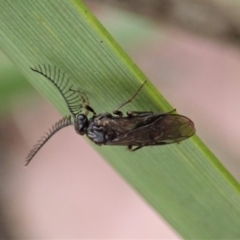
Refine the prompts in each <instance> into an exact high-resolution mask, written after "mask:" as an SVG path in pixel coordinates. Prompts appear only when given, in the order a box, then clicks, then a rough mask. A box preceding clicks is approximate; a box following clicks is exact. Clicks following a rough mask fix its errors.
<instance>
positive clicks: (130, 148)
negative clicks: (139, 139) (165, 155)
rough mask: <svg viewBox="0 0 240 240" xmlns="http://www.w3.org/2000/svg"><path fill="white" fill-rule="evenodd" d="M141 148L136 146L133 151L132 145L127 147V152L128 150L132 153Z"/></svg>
mask: <svg viewBox="0 0 240 240" xmlns="http://www.w3.org/2000/svg"><path fill="white" fill-rule="evenodd" d="M142 147H143V146H138V147H135V148H134V149H132V145H129V146H128V150H130V151H131V152H134V151H137V150H138V149H140V148H142Z"/></svg>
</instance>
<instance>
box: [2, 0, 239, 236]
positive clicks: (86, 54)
mask: <svg viewBox="0 0 240 240" xmlns="http://www.w3.org/2000/svg"><path fill="white" fill-rule="evenodd" d="M0 34H1V36H0V46H1V48H2V50H3V51H4V52H5V53H6V54H7V56H8V57H9V58H10V59H11V60H12V62H13V63H14V64H15V65H16V66H17V67H18V69H19V70H20V71H21V72H22V73H23V74H24V75H25V77H26V78H27V79H29V81H30V82H31V83H32V84H33V85H34V86H35V87H36V88H37V89H38V90H39V91H40V92H41V93H43V94H44V96H46V97H47V98H48V99H49V100H50V101H51V102H52V103H53V104H54V106H56V107H57V108H58V109H59V110H60V111H61V112H62V113H64V114H66V113H67V109H66V106H65V104H64V102H63V100H62V99H61V97H60V95H59V93H58V92H57V91H56V90H54V88H53V87H52V86H51V85H50V84H49V83H48V82H47V81H44V80H43V79H42V78H41V76H38V75H36V74H34V73H33V72H31V71H30V69H29V67H34V66H37V65H38V64H50V65H54V66H57V67H59V68H60V69H62V71H64V72H66V73H68V74H69V76H71V78H72V79H73V81H74V83H75V84H76V85H77V86H79V87H80V88H81V89H83V90H84V91H85V92H86V94H87V95H88V97H89V99H90V102H91V106H92V107H93V108H94V109H95V111H97V112H98V113H101V112H104V111H108V112H111V111H112V110H113V109H114V108H115V107H116V106H118V105H119V104H120V103H121V102H123V101H124V100H126V99H128V98H129V97H130V96H131V95H132V94H133V93H134V92H135V91H136V89H137V88H138V87H139V86H140V84H141V83H142V82H143V81H144V80H145V79H146V77H145V76H144V74H143V73H142V72H141V71H140V70H139V69H138V68H137V66H135V65H134V63H133V62H132V61H131V59H129V57H128V56H127V55H126V53H124V52H123V50H122V49H121V48H120V47H119V45H118V44H117V43H116V42H115V41H114V39H113V38H112V37H111V36H110V35H109V33H108V32H107V31H106V30H105V29H104V28H103V27H102V26H101V24H100V23H99V22H98V21H97V20H96V19H95V17H94V16H93V15H92V14H91V12H90V11H89V10H88V9H87V8H86V7H85V5H84V4H83V3H82V2H81V1H80V0H72V1H62V0H55V1H49V0H42V1H32V0H24V1H19V0H18V1H10V0H8V1H7V0H2V1H1V3H0ZM127 109H128V110H129V109H131V110H138V111H141V110H145V111H146V110H147V111H148V110H153V111H161V110H164V111H169V110H172V109H173V108H172V107H171V106H170V105H169V104H168V103H167V101H166V100H165V99H164V98H163V97H162V96H161V95H160V94H159V93H158V91H157V90H156V89H155V87H154V86H153V85H152V84H151V83H150V82H148V83H147V84H146V86H144V89H143V90H142V91H141V92H140V93H139V95H138V96H137V97H136V99H134V101H133V102H132V103H131V104H128V105H127V107H124V109H123V111H126V110H127ZM94 147H95V149H96V150H97V151H98V152H99V153H100V154H101V155H102V156H103V157H104V158H105V159H106V160H107V161H108V162H109V163H110V164H111V165H112V166H113V167H114V168H115V169H116V170H117V171H118V172H119V173H120V174H121V175H122V176H123V177H124V178H125V179H126V180H127V181H128V182H129V183H130V184H131V185H132V186H133V187H134V188H135V189H136V190H137V191H138V192H139V193H140V194H141V195H142V196H143V197H144V198H145V199H146V201H147V202H148V203H149V204H150V205H151V206H152V207H153V208H154V209H155V210H156V211H157V212H158V213H159V214H161V215H162V216H163V217H164V218H165V219H166V220H167V221H168V223H169V224H171V226H172V227H173V228H174V229H175V230H176V231H177V232H178V233H179V234H181V235H182V236H183V237H184V238H194V239H200V238H212V239H214V238H215V239H220V238H221V239H226V238H228V239H233V238H235V239H236V238H239V237H240V227H239V223H240V196H239V192H240V188H239V184H238V183H237V182H236V181H235V179H234V178H233V177H232V176H231V175H230V174H229V173H228V172H227V170H226V169H225V168H224V167H223V166H222V165H221V163H220V162H219V161H218V160H217V159H216V158H215V156H214V155H213V154H212V153H211V152H210V151H209V150H208V149H207V147H206V146H205V145H204V144H203V143H202V142H201V141H200V140H199V138H198V137H197V136H194V137H192V138H191V139H189V140H186V141H184V142H183V143H181V144H179V145H178V144H173V145H169V146H164V147H146V148H143V149H141V150H139V151H136V152H134V153H131V152H128V151H127V150H126V149H125V148H124V147H110V146H104V147H97V146H94Z"/></svg>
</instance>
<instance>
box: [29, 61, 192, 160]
mask: <svg viewBox="0 0 240 240" xmlns="http://www.w3.org/2000/svg"><path fill="white" fill-rule="evenodd" d="M31 70H32V71H34V72H36V73H39V74H40V75H42V76H44V77H45V78H46V79H48V80H49V81H50V82H52V84H53V85H54V86H55V87H56V88H57V89H58V91H59V92H60V94H61V95H62V97H63V99H64V100H65V103H66V104H67V107H68V110H69V111H70V113H71V115H69V116H66V117H64V118H62V119H61V120H59V121H58V122H57V123H55V125H53V126H52V128H51V129H50V130H49V132H48V133H47V134H46V135H45V136H43V137H42V138H41V139H40V140H39V141H38V142H37V144H36V145H35V146H34V147H33V149H32V150H31V151H30V153H29V154H28V156H27V158H26V165H28V164H29V162H30V161H31V160H32V158H33V157H34V156H35V155H36V154H37V152H38V151H39V150H40V149H41V148H42V147H43V145H44V144H45V143H46V142H47V141H48V140H49V139H50V138H51V137H52V136H53V135H54V134H55V133H56V132H58V131H59V130H60V129H62V128H64V127H67V126H70V125H74V128H75V131H76V132H77V133H78V134H80V135H86V136H87V137H88V138H89V139H90V140H91V141H92V142H94V143H96V144H97V145H118V146H119V145H120V146H128V149H129V150H131V151H136V150H138V149H140V148H142V147H145V146H155V145H165V144H170V143H178V142H180V141H182V140H185V139H187V138H189V137H191V136H192V135H194V133H195V127H194V123H193V122H192V121H191V120H190V119H189V118H187V117H185V116H182V115H179V114H176V113H174V111H175V110H173V111H171V112H166V113H153V112H148V111H146V112H138V111H128V112H127V115H126V116H123V113H122V112H121V111H119V109H120V108H121V107H123V106H124V105H126V104H128V103H130V102H131V101H132V100H133V99H134V98H135V97H136V95H137V94H138V93H139V91H140V90H141V89H142V87H143V86H144V84H145V83H146V81H145V82H144V83H143V84H142V85H141V86H140V87H139V88H138V90H137V91H136V92H135V93H134V95H133V96H132V97H131V98H130V99H128V100H127V101H125V102H123V103H122V104H121V105H120V106H119V107H118V108H116V109H115V110H114V111H113V114H111V113H108V112H106V113H100V114H96V112H95V111H94V110H93V108H92V107H90V105H89V104H88V99H87V96H86V95H85V94H84V93H83V92H82V91H81V90H79V89H75V90H74V89H73V86H72V85H71V84H70V79H69V78H68V77H66V76H65V74H64V73H62V72H61V71H60V70H59V69H57V68H56V67H54V69H52V68H51V67H50V66H48V65H47V66H46V65H43V66H41V65H39V66H38V68H31ZM83 109H84V110H85V111H84V113H82V110H83ZM88 112H91V113H92V117H90V118H87V114H88ZM133 147H135V148H133Z"/></svg>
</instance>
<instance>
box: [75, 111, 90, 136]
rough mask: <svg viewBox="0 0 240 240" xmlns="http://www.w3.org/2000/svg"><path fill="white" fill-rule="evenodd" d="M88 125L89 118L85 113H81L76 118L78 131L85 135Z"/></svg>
mask: <svg viewBox="0 0 240 240" xmlns="http://www.w3.org/2000/svg"><path fill="white" fill-rule="evenodd" d="M87 127H88V119H87V117H86V116H85V115H84V114H79V115H78V116H77V118H76V120H75V130H76V132H77V133H79V134H81V135H84V134H85V130H86V128H87Z"/></svg>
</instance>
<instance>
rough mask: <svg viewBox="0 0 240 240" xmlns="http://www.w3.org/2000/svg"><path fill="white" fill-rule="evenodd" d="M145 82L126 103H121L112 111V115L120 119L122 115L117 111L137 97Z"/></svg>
mask: <svg viewBox="0 0 240 240" xmlns="http://www.w3.org/2000/svg"><path fill="white" fill-rule="evenodd" d="M146 82H147V81H146V80H145V81H144V83H143V84H142V85H141V86H140V87H139V88H138V90H137V91H136V92H135V93H134V94H133V95H132V97H130V98H129V99H128V100H127V101H125V102H123V103H121V104H120V106H119V107H117V108H116V109H115V110H114V111H113V113H114V114H116V115H118V116H120V117H121V116H122V115H123V113H122V112H121V111H119V109H120V108H122V107H123V106H125V105H126V104H128V103H130V102H131V101H132V100H133V99H134V98H135V97H136V96H137V94H138V93H139V92H140V90H141V89H142V88H143V86H144V84H145V83H146Z"/></svg>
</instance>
